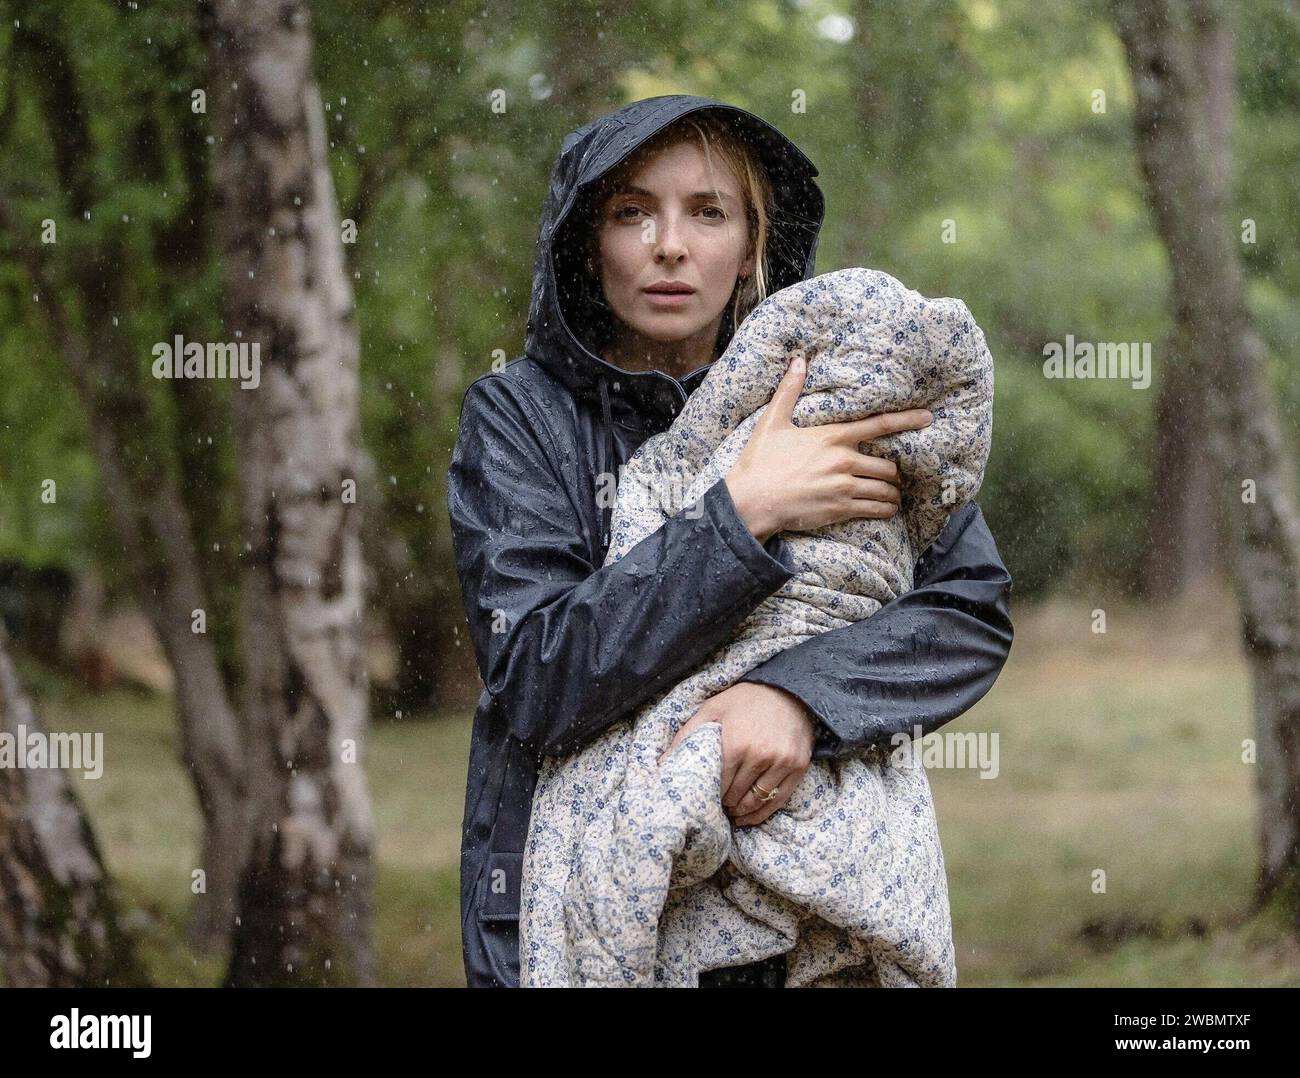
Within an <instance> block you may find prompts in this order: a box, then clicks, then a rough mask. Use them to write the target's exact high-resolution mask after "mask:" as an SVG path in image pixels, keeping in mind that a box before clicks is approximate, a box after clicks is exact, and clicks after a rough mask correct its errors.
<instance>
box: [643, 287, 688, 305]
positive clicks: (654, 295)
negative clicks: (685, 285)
mask: <svg viewBox="0 0 1300 1078" xmlns="http://www.w3.org/2000/svg"><path fill="white" fill-rule="evenodd" d="M644 294H645V298H646V299H647V300H649V301H650V303H651V304H653V305H654V306H656V307H680V306H682V305H683V304H685V303H689V302H690V301H691V300H692V299H693V298H694V297H695V293H694V292H651V291H650V290H649V289H645V290H644Z"/></svg>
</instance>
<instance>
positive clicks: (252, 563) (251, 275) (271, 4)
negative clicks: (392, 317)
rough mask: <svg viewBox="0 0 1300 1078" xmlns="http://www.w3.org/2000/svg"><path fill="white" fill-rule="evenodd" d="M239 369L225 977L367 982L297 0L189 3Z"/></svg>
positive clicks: (356, 723) (362, 796) (364, 840)
mask: <svg viewBox="0 0 1300 1078" xmlns="http://www.w3.org/2000/svg"><path fill="white" fill-rule="evenodd" d="M200 15H201V20H202V23H201V25H202V27H203V36H204V40H205V42H206V45H207V48H208V58H209V64H210V70H211V81H210V86H211V91H212V118H213V127H214V130H215V131H216V134H217V138H216V145H215V147H214V150H215V167H216V183H215V184H214V188H215V190H216V192H217V197H218V199H219V201H220V235H221V247H222V251H223V256H224V264H223V281H224V290H225V307H226V326H227V330H228V332H229V333H231V334H232V335H234V337H235V338H236V339H237V340H240V341H244V342H249V343H250V345H251V344H257V345H258V346H260V351H261V357H260V358H261V369H260V384H259V385H257V387H256V388H239V389H236V390H235V391H234V392H235V397H236V403H235V415H236V428H237V434H238V445H239V459H240V464H239V471H240V480H241V516H242V529H243V531H244V537H243V538H244V541H245V543H246V546H245V555H244V572H243V601H244V609H243V615H242V619H241V620H242V630H243V632H242V645H243V659H244V671H245V679H246V680H245V694H244V710H245V713H246V715H247V717H248V720H249V788H250V800H249V804H250V811H251V814H252V816H251V829H250V831H251V852H250V855H249V859H248V862H247V865H246V867H245V871H244V877H243V881H242V885H241V890H240V909H241V913H240V921H239V924H238V925H237V927H236V929H235V933H234V938H233V946H232V956H231V965H230V969H229V972H228V974H227V984H231V985H291V984H298V985H302V984H316V985H321V984H363V985H365V984H372V983H374V977H375V973H374V961H373V954H372V944H371V907H370V904H371V886H372V879H371V873H372V853H371V851H372V845H373V824H372V820H371V813H370V802H369V796H368V793H367V790H366V783H365V779H364V775H363V771H362V752H361V750H362V739H363V737H364V734H365V728H366V694H367V686H366V677H365V667H364V662H363V652H362V623H361V613H362V604H363V565H362V558H361V545H360V519H359V515H358V507H357V505H356V504H355V497H356V478H357V475H358V454H359V445H358V432H357V421H358V378H357V365H358V351H359V348H358V335H357V329H356V325H355V321H354V317H353V299H352V293H351V289H350V287H349V284H348V280H347V277H346V274H345V270H344V266H343V259H342V248H341V240H340V229H339V220H338V214H337V209H336V203H335V196H334V190H333V185H332V181H331V178H330V172H329V162H328V156H327V153H328V147H327V145H326V134H325V130H324V111H323V108H322V105H321V101H320V95H319V92H318V90H317V87H316V83H315V81H314V79H313V77H312V73H311V52H312V43H311V33H310V26H309V17H308V11H307V7H306V5H305V4H304V3H301V2H298V0H210V2H205V3H203V4H202V5H201V7H200Z"/></svg>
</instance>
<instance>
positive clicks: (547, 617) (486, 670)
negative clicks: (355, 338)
mask: <svg viewBox="0 0 1300 1078" xmlns="http://www.w3.org/2000/svg"><path fill="white" fill-rule="evenodd" d="M534 413H535V409H534V406H533V405H532V404H531V402H529V401H528V400H527V398H526V397H524V396H523V395H522V394H521V393H518V392H516V391H515V390H514V389H513V388H511V387H509V386H508V385H506V384H505V381H504V380H503V379H498V378H493V377H485V378H480V379H479V380H478V381H476V382H475V383H473V384H472V385H471V386H470V387H469V389H468V390H467V391H466V394H465V399H464V403H463V406H462V409H461V419H460V430H459V433H458V436H457V441H456V447H455V450H454V452H453V454H452V462H451V468H450V471H449V472H448V476H447V480H448V493H447V500H448V509H449V512H450V516H451V531H452V542H453V547H454V550H455V557H456V571H457V575H458V577H459V579H460V586H461V594H462V597H463V599H464V603H465V610H466V614H467V618H468V623H469V633H470V637H471V639H472V640H473V643H474V653H475V658H476V659H477V661H478V668H479V672H480V674H481V675H482V678H483V682H484V685H485V687H486V690H487V692H488V693H490V694H491V695H492V696H494V697H497V698H499V699H500V700H501V702H502V704H503V705H504V708H503V710H504V714H505V715H507V716H508V721H509V723H510V727H511V733H512V734H513V735H514V736H515V737H516V738H518V739H519V740H520V741H522V742H524V743H525V744H527V745H529V746H531V747H532V748H533V749H534V750H535V751H537V752H539V753H541V754H544V755H550V756H559V755H567V754H569V753H571V752H574V751H576V750H577V749H579V748H581V747H582V745H584V744H585V743H587V742H588V741H590V740H592V739H593V738H594V737H595V736H596V735H597V734H599V733H600V732H601V731H603V730H604V729H605V728H606V727H608V726H610V725H611V724H613V723H614V722H616V721H618V720H619V719H622V718H626V717H628V716H629V715H630V714H631V713H632V712H633V710H634V709H635V708H636V707H637V706H638V705H639V704H641V703H643V702H644V701H646V700H647V699H649V698H650V697H651V696H652V695H653V694H655V693H656V692H658V691H659V690H661V689H664V688H667V687H670V686H672V685H673V684H675V683H676V682H678V681H680V680H681V679H682V678H683V677H685V676H686V675H687V674H689V673H690V671H691V670H692V669H694V668H695V667H696V666H698V665H699V664H700V663H701V662H702V661H703V660H704V659H705V658H706V657H707V656H708V655H709V654H710V653H711V652H712V651H713V650H714V648H716V647H718V646H719V645H721V644H722V643H724V642H725V641H726V640H727V639H728V638H729V637H730V636H731V634H732V632H733V631H734V630H735V628H736V627H737V626H738V625H739V623H740V622H741V621H742V620H744V618H745V617H746V616H747V615H748V614H749V613H750V612H751V611H752V610H753V609H754V608H755V607H756V606H758V604H759V603H760V602H762V601H763V600H764V599H765V598H767V596H769V595H770V594H772V592H774V591H776V590H777V588H779V587H780V586H781V585H782V584H783V583H785V581H787V580H788V579H790V578H791V577H792V576H793V575H794V569H793V567H792V566H789V565H787V564H786V563H785V562H783V561H781V560H779V559H778V558H777V557H775V556H774V553H776V552H781V548H780V547H779V541H778V540H777V538H776V537H773V538H772V539H769V541H768V543H767V544H766V545H765V546H764V545H760V544H759V542H758V540H757V539H755V538H754V536H753V534H752V533H751V532H750V531H749V530H748V529H747V528H746V527H745V525H744V522H743V521H742V520H741V519H740V517H739V515H738V513H737V511H736V508H735V505H734V503H733V502H732V500H731V495H730V493H729V491H728V489H727V486H726V483H725V482H724V481H722V480H719V481H718V482H717V483H716V484H715V485H714V486H713V487H711V488H710V489H709V490H708V491H707V492H706V493H705V494H704V495H703V496H702V497H701V498H700V499H699V500H698V501H697V502H695V503H693V504H692V505H688V506H686V507H685V508H684V509H682V510H681V511H680V512H679V513H677V514H676V515H675V516H673V517H671V518H669V519H668V520H667V521H665V522H664V524H663V525H662V526H661V527H660V528H659V529H657V530H656V531H655V532H653V533H652V534H650V535H648V536H646V537H645V538H644V539H642V540H641V542H639V543H637V544H636V546H634V547H632V549H631V550H629V551H628V552H627V553H626V554H625V555H624V556H623V557H622V558H620V559H619V560H618V561H616V562H614V563H613V564H611V565H606V566H604V567H601V566H599V565H596V564H593V562H592V560H591V555H590V551H591V550H592V549H599V544H598V543H596V542H594V541H593V537H592V536H591V534H590V532H589V529H588V525H586V524H584V520H586V519H590V518H592V517H594V516H596V515H598V514H594V513H587V514H580V513H579V512H578V509H577V507H576V506H575V504H574V501H573V498H572V496H571V494H570V492H569V488H568V486H567V485H566V484H565V483H564V481H563V478H562V477H563V475H564V474H566V470H567V471H572V469H573V466H574V462H573V459H572V454H571V453H570V454H569V455H568V456H567V457H563V456H562V455H561V454H560V453H559V451H558V450H557V449H556V447H555V444H554V442H553V441H552V440H551V438H550V437H549V436H548V433H547V430H546V428H545V427H543V426H542V425H541V424H540V423H539V422H538V421H537V417H536V415H535V414H534ZM592 504H593V507H594V504H595V491H594V490H593V491H592ZM786 556H787V557H788V555H786Z"/></svg>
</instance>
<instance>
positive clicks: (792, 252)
mask: <svg viewBox="0 0 1300 1078" xmlns="http://www.w3.org/2000/svg"><path fill="white" fill-rule="evenodd" d="M816 175H817V170H816V168H815V167H814V166H813V165H812V163H811V162H810V161H809V160H808V159H807V158H806V157H805V156H804V155H803V153H801V152H800V150H799V149H798V148H797V147H796V146H795V145H794V144H793V143H792V142H790V141H789V140H788V139H786V138H785V137H784V136H783V135H782V134H781V133H780V132H778V131H777V130H776V129H775V128H773V127H771V126H770V125H769V124H767V123H766V122H765V121H763V120H761V119H760V118H759V117H757V116H755V115H753V114H752V113H749V112H746V111H745V110H743V109H739V108H737V107H735V106H731V105H726V104H723V103H721V102H718V101H713V100H711V99H709V98H701V97H692V96H686V95H672V96H666V97H656V98H649V99H646V100H643V101H637V102H634V103H633V104H631V105H628V106H626V107H625V108H622V109H620V110H618V111H617V112H614V113H612V114H610V115H608V116H605V117H602V118H600V119H597V120H595V121H593V122H591V123H589V124H586V125H584V126H583V127H580V128H579V129H578V130H576V131H574V132H572V133H571V134H570V135H568V136H567V137H566V138H565V140H564V143H563V146H562V148H561V151H560V155H559V158H558V159H557V161H556V164H555V167H554V169H553V172H552V176H551V185H550V191H549V192H548V195H547V199H546V204H545V206H544V208H543V211H542V221H541V229H540V236H539V240H538V248H537V261H536V265H535V268H534V275H533V293H532V302H531V304H530V307H529V317H528V327H527V334H526V338H525V355H524V356H523V357H521V358H519V359H517V360H515V361H514V362H512V363H510V364H508V365H507V366H506V367H505V368H504V369H502V370H500V371H496V372H492V373H490V374H485V375H483V376H482V377H481V378H479V379H477V380H476V381H475V382H474V383H473V384H471V385H470V387H469V388H468V390H467V391H466V393H465V398H464V401H463V405H462V411H461V421H460V433H459V437H458V439H457V443H456V449H455V453H454V455H453V459H452V465H451V470H450V473H449V476H448V505H449V510H450V515H451V524H452V535H453V542H454V546H455V554H456V563H457V572H458V575H459V578H460V584H461V589H462V593H463V597H464V602H465V608H466V612H467V616H468V623H469V631H470V636H471V638H472V640H473V642H474V650H475V656H476V658H477V661H478V666H479V671H480V673H481V674H482V677H483V682H484V685H485V691H484V692H483V694H482V696H481V698H480V700H479V706H478V710H477V713H476V715H475V719H474V728H473V735H472V741H471V746H470V761H469V775H468V782H467V787H466V796H465V813H464V820H463V835H462V845H461V931H462V939H463V946H464V960H465V971H466V978H467V981H468V983H469V984H470V986H472V987H479V986H510V987H515V986H517V985H518V983H519V947H518V918H519V904H520V893H519V888H520V866H521V860H522V850H523V848H524V842H525V839H526V837H527V834H528V822H529V815H530V812H531V807H532V796H533V791H534V788H535V786H536V781H537V769H538V765H539V763H540V760H541V758H542V756H544V755H557V754H558V755H563V754H567V753H570V752H573V751H574V750H576V749H577V748H579V747H581V746H582V745H584V744H586V743H587V742H589V741H590V740H592V739H593V738H595V737H596V736H597V735H598V734H599V733H600V732H601V731H603V730H605V729H606V728H607V727H609V726H610V725H611V724H613V723H616V722H619V721H622V720H624V719H627V718H630V717H631V716H632V715H633V714H634V713H635V712H636V709H637V708H638V707H639V706H640V705H641V704H643V703H644V702H645V701H646V700H648V699H649V698H650V697H651V696H653V695H654V694H655V693H657V692H659V691H661V690H662V689H664V688H665V687H667V686H670V685H672V684H674V683H675V682H677V681H679V680H681V678H682V677H683V676H685V675H686V674H688V673H689V672H690V671H691V670H692V669H693V668H694V667H695V666H696V665H698V664H699V663H700V662H701V661H702V660H703V659H704V658H705V657H706V656H707V655H709V654H710V653H711V652H712V651H713V650H714V649H715V648H716V647H717V646H718V645H719V644H721V643H722V642H723V641H725V640H726V639H727V638H728V637H729V636H730V634H731V633H732V631H733V630H734V629H735V628H736V627H737V626H738V625H739V624H740V622H741V621H743V620H744V618H745V617H746V616H747V615H748V614H749V613H750V612H751V611H752V610H753V609H754V608H755V607H756V606H757V605H758V604H759V603H760V602H761V601H762V600H763V599H764V598H766V597H767V596H768V595H770V594H772V592H774V591H776V590H777V588H779V587H780V586H781V585H782V584H783V583H784V582H785V581H786V580H788V579H789V578H790V577H791V576H793V575H794V569H793V566H792V563H791V561H790V559H789V556H788V554H787V553H786V551H785V550H784V546H783V543H782V540H781V538H780V535H779V533H780V532H781V531H782V530H783V529H798V528H803V529H807V528H812V527H818V526H821V525H824V524H829V523H833V522H836V521H839V520H844V519H849V518H851V517H872V516H875V517H887V516H890V515H892V514H893V513H895V512H897V509H898V505H899V496H898V484H899V477H898V474H897V470H896V469H895V467H894V465H893V464H892V463H891V462H889V461H885V460H881V459H878V458H874V457H870V456H867V455H866V454H863V453H861V452H860V451H859V450H858V447H857V443H858V441H866V440H870V438H872V437H878V436H879V435H881V434H886V433H890V432H893V431H897V430H902V429H910V428H914V427H917V426H920V425H923V423H924V422H925V421H926V418H927V417H926V415H925V414H924V413H922V412H916V411H913V412H900V413H894V414H887V415H882V416H879V417H875V418H873V420H871V421H870V423H871V424H872V429H871V431H868V432H864V431H863V429H862V421H858V423H857V424H824V425H821V426H818V427H812V428H804V429H801V428H797V427H793V426H791V425H789V424H788V423H787V424H784V425H783V424H770V425H767V429H765V430H764V432H763V434H762V436H761V437H760V436H758V435H757V434H756V435H755V436H754V437H753V438H751V440H750V443H749V444H748V445H747V447H746V449H745V452H744V454H743V455H742V457H741V459H740V460H739V461H738V462H737V464H736V466H735V468H734V469H733V470H732V471H731V473H729V474H728V475H727V476H726V477H725V478H724V479H723V480H720V481H719V482H718V483H717V484H715V485H714V486H713V487H712V488H710V490H709V491H708V492H707V493H706V494H705V495H704V496H703V497H702V498H700V499H699V501H698V502H697V503H695V504H694V505H693V506H688V507H687V508H686V509H684V510H683V511H682V512H680V513H678V514H677V515H676V516H674V517H672V518H671V519H669V520H668V522H667V523H665V524H664V526H663V527H662V528H660V529H659V530H658V531H657V532H655V533H654V534H653V535H651V536H649V537H647V538H646V539H644V540H643V541H642V542H641V543H639V544H638V545H637V546H636V547H634V548H633V549H632V550H631V551H630V552H629V553H628V554H627V555H626V556H624V557H623V558H621V559H620V560H619V561H617V562H616V563H614V564H612V565H609V566H603V565H602V563H603V560H604V555H605V551H606V550H607V548H608V527H609V510H610V508H611V506H612V499H611V498H610V496H609V491H610V487H611V485H612V484H611V479H612V478H616V477H617V472H618V467H619V465H620V464H621V463H623V462H625V461H626V460H627V459H628V458H629V457H630V456H631V455H632V453H634V452H635V451H636V449H637V447H638V446H639V445H640V444H641V443H642V442H643V441H644V440H645V439H646V438H647V437H649V436H650V435H651V434H655V433H658V432H659V431H662V430H664V429H665V428H667V427H668V426H669V425H670V424H671V423H672V420H673V418H674V416H675V415H676V414H677V412H678V411H679V410H680V408H681V406H682V404H683V403H684V402H685V400H686V398H687V395H688V394H689V393H690V392H691V391H692V390H693V389H694V388H695V387H696V386H698V385H699V384H700V382H701V381H702V380H703V378H704V376H705V374H706V373H707V371H708V368H709V365H710V364H711V363H712V362H713V360H714V359H716V358H717V356H718V355H719V354H721V352H722V351H723V349H724V348H725V347H726V344H727V342H728V341H729V340H730V337H731V334H732V331H733V328H734V327H735V326H736V325H737V324H739V322H740V320H742V319H743V318H744V316H745V314H747V313H748V311H749V310H750V309H752V308H753V306H754V305H755V304H756V303H758V302H759V301H760V300H761V299H762V298H763V297H764V296H765V295H768V294H770V293H771V292H774V291H777V290H779V289H781V288H785V287H787V286H788V285H790V284H793V283H795V282H797V281H800V280H804V279H806V278H807V277H810V276H812V275H813V274H814V264H815V260H814V255H815V251H816V246H817V233H818V230H819V228H820V226H821V221H822V217H823V212H824V203H823V199H822V194H821V191H820V189H819V188H818V186H817V184H816V182H815V180H814V177H815V176H816ZM802 380H803V371H802V370H799V369H795V365H794V364H792V369H791V371H790V372H789V373H788V374H787V376H786V380H785V382H783V383H782V389H781V390H780V391H779V392H782V393H784V394H790V393H797V392H798V390H799V388H800V387H801V385H802ZM848 428H852V429H851V430H850V429H848ZM1010 588H1011V580H1010V577H1009V575H1008V574H1007V571H1006V568H1005V567H1004V566H1003V564H1002V561H1001V559H1000V558H999V556H998V553H997V548H996V546H995V544H994V542H993V538H992V536H991V535H990V534H989V532H988V528H987V527H986V525H985V524H984V521H983V517H982V515H981V514H980V511H979V507H978V506H977V505H974V504H971V505H968V506H967V507H965V508H964V509H962V510H961V511H959V512H957V513H955V514H954V515H953V518H952V520H951V522H950V523H949V525H948V527H947V528H946V529H945V531H944V532H943V534H942V535H941V536H940V537H939V539H938V540H936V541H935V542H934V543H933V544H932V545H931V547H930V548H929V549H928V550H927V551H926V552H925V554H924V555H923V556H922V557H921V559H920V560H919V561H918V563H917V568H916V576H915V586H914V588H913V590H912V591H910V592H908V593H907V594H906V595H903V596H900V597H899V598H898V599H896V600H895V601H893V602H891V603H888V604H887V605H886V606H884V607H883V608H882V609H881V610H880V611H878V612H877V613H876V614H875V615H874V616H873V617H871V618H869V619H867V620H865V621H861V622H858V623H856V624H854V625H850V626H847V627H844V628H841V629H836V630H833V631H831V632H826V633H823V634H821V635H820V636H817V637H815V638H813V639H811V640H808V641H805V642H804V643H802V644H800V645H798V646H796V647H792V648H788V649H787V650H785V651H784V652H782V653H781V654H779V655H777V656H775V657H774V658H772V659H770V660H769V661H768V662H766V663H764V664H762V665H761V666H758V667H756V668H755V669H754V670H752V671H751V672H750V673H749V674H748V675H746V677H745V678H744V679H743V680H742V681H741V682H740V683H738V684H736V685H733V686H732V687H731V688H729V689H727V690H726V691H724V692H722V693H719V694H718V695H716V696H715V697H713V698H712V699H711V700H710V701H709V702H708V703H707V704H706V705H705V707H704V708H702V709H701V710H700V712H699V713H698V714H697V715H696V716H694V717H693V718H692V719H691V720H690V722H688V723H687V724H686V725H685V726H683V728H682V730H681V731H679V734H678V740H680V738H682V737H684V736H686V735H687V734H688V733H689V732H690V730H692V729H693V728H694V726H695V725H696V724H698V723H699V722H701V721H709V722H717V723H719V724H720V725H721V727H722V740H723V779H722V788H721V789H720V791H719V796H720V797H721V799H722V802H723V804H724V806H725V807H726V809H727V811H728V814H729V815H730V816H731V817H732V819H733V820H734V822H735V824H736V825H737V826H751V825H754V824H758V823H761V822H762V821H763V820H765V819H766V818H767V817H768V816H769V815H770V814H771V813H772V812H775V811H777V810H778V809H779V808H780V807H781V805H782V804H783V803H784V801H785V798H786V797H788V796H789V793H790V792H791V791H792V790H793V789H794V788H795V786H797V785H798V781H799V779H800V778H801V777H802V775H803V772H804V771H805V770H806V769H807V767H808V763H809V761H810V759H811V758H812V757H818V758H822V757H828V756H830V757H833V756H837V755H842V754H848V753H852V752H854V751H856V750H858V749H860V748H861V747H863V746H866V745H868V744H871V743H873V742H876V741H880V740H886V741H887V740H888V738H889V737H890V736H891V735H892V734H893V733H895V732H899V731H903V732H907V733H911V732H912V731H913V730H914V728H916V727H919V728H920V729H921V731H922V732H923V733H929V732H930V731H932V730H934V729H936V728H937V727H939V726H941V725H943V724H944V723H945V722H948V721H949V720H951V719H952V718H954V717H955V716H957V715H959V714H961V713H962V712H963V711H965V710H966V709H967V708H969V707H970V706H971V705H972V704H973V703H975V701H977V700H978V699H979V698H980V697H981V696H983V695H984V693H985V692H987V691H988V689H989V687H990V686H991V685H992V683H993V681H994V680H995V679H996V677H997V675H998V673H999V671H1000V670H1001V668H1002V665H1003V663H1004V662H1005V661H1006V656H1007V653H1008V651H1009V649H1010V645H1011V639H1012V628H1011V622H1010V617H1009V601H1008V597H1009V593H1010ZM940 641H941V642H942V651H941V652H940V651H936V649H935V644H936V643H938V642H940ZM675 744H676V741H674V745H675ZM670 749H671V746H670ZM783 969H784V963H783V960H782V959H780V958H777V959H772V960H768V961H767V962H761V963H754V964H753V965H752V966H747V967H738V968H736V969H733V970H725V971H712V972H710V973H708V974H706V975H705V976H704V977H703V978H702V979H701V984H702V985H722V984H734V985H755V986H757V985H767V986H780V985H781V983H782V975H783Z"/></svg>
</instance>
